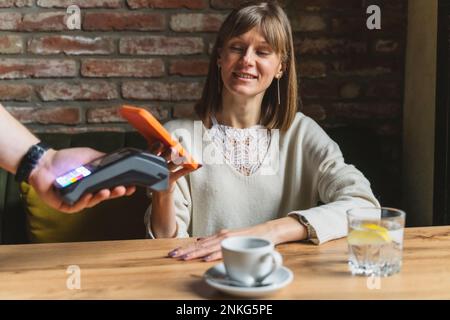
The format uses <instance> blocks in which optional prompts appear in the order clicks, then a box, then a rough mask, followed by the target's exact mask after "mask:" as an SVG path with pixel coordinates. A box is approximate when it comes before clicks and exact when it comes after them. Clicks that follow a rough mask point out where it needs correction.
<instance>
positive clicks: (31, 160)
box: [15, 142, 50, 183]
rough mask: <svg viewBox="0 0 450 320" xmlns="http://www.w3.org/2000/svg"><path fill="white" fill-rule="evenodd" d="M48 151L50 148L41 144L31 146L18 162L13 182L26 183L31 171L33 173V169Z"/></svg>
mask: <svg viewBox="0 0 450 320" xmlns="http://www.w3.org/2000/svg"><path fill="white" fill-rule="evenodd" d="M48 149H50V148H49V147H48V146H47V145H46V144H45V143H43V142H39V143H37V144H35V145H32V146H31V147H30V149H28V151H27V153H26V154H25V155H24V156H23V157H22V159H21V160H20V163H19V167H18V168H17V172H16V176H15V180H16V181H17V182H22V181H25V182H27V183H28V178H29V177H30V173H31V171H33V169H34V168H35V167H36V165H37V164H38V163H39V160H40V159H41V158H42V156H43V155H44V153H45V152H46V151H47V150H48Z"/></svg>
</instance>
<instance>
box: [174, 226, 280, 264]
mask: <svg viewBox="0 0 450 320" xmlns="http://www.w3.org/2000/svg"><path fill="white" fill-rule="evenodd" d="M269 231H270V230H269V228H268V226H267V225H266V224H261V225H257V226H254V227H251V228H245V229H240V230H234V231H230V230H221V231H220V232H219V233H217V234H215V235H212V236H210V237H207V238H198V239H197V241H196V242H195V243H194V244H191V245H189V246H187V247H183V248H176V249H174V250H172V251H170V252H169V254H168V255H169V257H172V258H178V259H182V260H186V261H187V260H192V259H197V258H201V259H203V261H214V260H219V259H222V251H221V247H220V243H221V242H222V240H224V239H226V238H229V237H233V236H263V237H265V238H268V239H270V240H272V241H273V239H271V236H270V232H269Z"/></svg>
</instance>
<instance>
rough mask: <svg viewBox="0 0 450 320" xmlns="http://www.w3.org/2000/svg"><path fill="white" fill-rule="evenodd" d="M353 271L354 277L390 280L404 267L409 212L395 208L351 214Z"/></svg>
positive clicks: (349, 242)
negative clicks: (406, 221) (404, 233)
mask: <svg viewBox="0 0 450 320" xmlns="http://www.w3.org/2000/svg"><path fill="white" fill-rule="evenodd" d="M347 222H348V237H347V242H348V250H349V261H348V264H349V267H350V271H351V272H352V274H354V275H366V276H379V277H386V276H390V275H393V274H395V273H397V272H399V271H400V269H401V267H402V251H403V230H404V228H405V212H403V211H401V210H398V209H393V208H354V209H350V210H348V211H347Z"/></svg>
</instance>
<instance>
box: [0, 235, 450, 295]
mask: <svg viewBox="0 0 450 320" xmlns="http://www.w3.org/2000/svg"><path fill="white" fill-rule="evenodd" d="M190 241H193V240H192V239H170V240H127V241H102V242H83V243H57V244H28V245H3V246H0V299H222V298H226V299H229V298H232V297H231V296H227V295H224V294H221V293H220V292H218V291H216V290H215V289H213V288H210V287H209V286H208V285H207V284H206V283H205V282H203V281H202V279H201V276H202V274H203V273H204V272H205V271H206V270H207V269H208V268H210V267H211V266H213V265H214V264H215V263H217V262H211V263H205V262H201V261H191V262H184V261H177V260H174V259H171V258H167V257H166V255H167V252H168V251H169V250H171V249H173V248H175V247H177V246H180V245H185V244H187V243H188V242H190ZM277 249H278V250H279V251H280V252H281V253H282V255H283V257H284V262H285V265H286V266H287V267H288V268H290V269H291V270H292V271H293V272H294V281H293V282H292V283H291V284H290V285H289V286H287V287H285V288H284V289H282V290H280V291H278V292H277V293H275V294H273V295H271V296H269V297H267V298H269V299H450V226H446V227H429V228H410V229H406V231H405V243H404V255H403V269H402V271H401V273H399V274H396V275H394V276H391V277H388V278H381V280H380V283H379V289H377V286H378V285H377V283H376V281H372V282H370V285H369V287H371V288H372V289H369V288H368V285H367V284H368V282H367V278H365V277H357V276H351V275H350V274H349V272H348V267H347V245H346V239H345V238H344V239H339V240H336V241H331V242H329V243H326V244H323V245H321V246H314V245H310V244H304V243H289V244H283V245H280V246H278V247H277ZM70 265H77V266H79V267H80V270H81V277H80V278H81V283H80V284H81V288H80V289H72V290H69V289H68V288H67V285H66V282H67V280H68V278H69V277H70V276H71V275H70V274H67V273H66V271H67V268H68V266H70ZM372 280H373V279H372ZM72 284H73V282H72Z"/></svg>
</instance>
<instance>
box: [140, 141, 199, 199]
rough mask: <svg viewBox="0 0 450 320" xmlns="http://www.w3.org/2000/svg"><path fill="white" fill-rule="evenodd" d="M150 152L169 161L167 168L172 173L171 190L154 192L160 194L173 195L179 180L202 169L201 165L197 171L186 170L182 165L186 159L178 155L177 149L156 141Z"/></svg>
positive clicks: (170, 179) (170, 176)
mask: <svg viewBox="0 0 450 320" xmlns="http://www.w3.org/2000/svg"><path fill="white" fill-rule="evenodd" d="M149 149H150V152H151V153H152V154H155V155H157V156H161V157H163V158H164V159H166V161H167V168H168V169H169V171H170V175H169V188H168V189H167V190H165V191H153V192H154V193H158V194H161V195H162V194H171V193H173V192H174V191H175V185H176V182H177V180H178V179H180V178H181V177H184V176H185V175H187V174H189V173H191V172H193V171H195V170H197V169H199V168H201V167H202V165H201V164H200V165H199V166H198V168H197V169H192V168H185V167H183V166H182V164H183V163H184V162H185V161H186V159H185V158H184V157H182V156H180V154H179V153H178V151H177V150H176V149H175V148H172V147H169V146H166V145H164V144H163V143H161V142H160V141H156V142H155V143H153V144H152V145H151V146H150V148H149Z"/></svg>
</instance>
